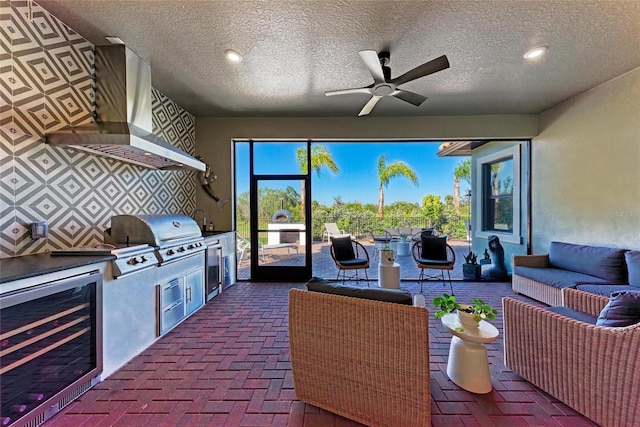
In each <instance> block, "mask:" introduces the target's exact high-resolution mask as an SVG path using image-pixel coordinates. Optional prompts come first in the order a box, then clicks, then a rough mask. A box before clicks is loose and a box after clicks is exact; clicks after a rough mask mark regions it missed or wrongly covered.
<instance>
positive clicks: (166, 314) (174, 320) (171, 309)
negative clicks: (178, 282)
mask: <svg viewBox="0 0 640 427" xmlns="http://www.w3.org/2000/svg"><path fill="white" fill-rule="evenodd" d="M183 318H184V300H183V299H182V298H180V299H179V300H178V301H175V302H174V303H173V304H169V305H168V306H166V307H163V308H161V309H160V335H163V334H164V333H165V332H167V331H168V330H169V329H171V328H172V327H174V326H175V325H176V324H178V322H180V321H181V320H182V319H183Z"/></svg>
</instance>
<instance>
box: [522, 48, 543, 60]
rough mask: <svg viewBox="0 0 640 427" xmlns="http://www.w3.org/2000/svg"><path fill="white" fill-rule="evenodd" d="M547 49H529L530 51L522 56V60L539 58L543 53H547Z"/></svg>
mask: <svg viewBox="0 0 640 427" xmlns="http://www.w3.org/2000/svg"><path fill="white" fill-rule="evenodd" d="M547 49H548V48H547V47H546V46H539V47H534V48H533V49H531V50H530V51H528V52H527V53H525V54H524V59H536V58H539V57H541V56H542V55H544V53H545V52H546V51H547Z"/></svg>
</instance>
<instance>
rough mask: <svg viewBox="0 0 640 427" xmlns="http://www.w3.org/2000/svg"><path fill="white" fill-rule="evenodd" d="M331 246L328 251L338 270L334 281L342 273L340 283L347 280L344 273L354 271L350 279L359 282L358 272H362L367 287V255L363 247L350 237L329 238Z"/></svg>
mask: <svg viewBox="0 0 640 427" xmlns="http://www.w3.org/2000/svg"><path fill="white" fill-rule="evenodd" d="M330 239H331V246H330V248H329V251H330V252H331V258H333V262H335V263H336V267H337V268H338V275H337V276H336V280H337V279H339V278H340V273H342V282H343V283H344V281H345V280H347V277H346V272H347V271H349V270H354V271H355V275H354V276H352V277H350V279H351V278H353V279H355V280H360V278H359V277H358V270H364V277H365V280H366V281H367V286H369V276H368V275H367V268H369V253H368V252H367V250H366V249H365V247H364V246H363V245H362V244H361V243H359V242H357V241H355V240H352V239H351V236H349V235H346V236H338V237H331V238H330Z"/></svg>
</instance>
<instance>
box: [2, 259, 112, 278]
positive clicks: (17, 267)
mask: <svg viewBox="0 0 640 427" xmlns="http://www.w3.org/2000/svg"><path fill="white" fill-rule="evenodd" d="M114 259H116V257H115V256H113V255H82V256H59V255H56V256H51V255H50V254H49V253H41V254H37V255H24V256H18V257H13V258H2V259H0V283H7V282H11V281H14V280H20V279H26V278H29V277H35V276H39V275H42V274H48V273H55V272H58V271H63V270H68V269H70V268H74V267H82V266H85V265H90V264H96V263H100V262H105V261H111V260H114Z"/></svg>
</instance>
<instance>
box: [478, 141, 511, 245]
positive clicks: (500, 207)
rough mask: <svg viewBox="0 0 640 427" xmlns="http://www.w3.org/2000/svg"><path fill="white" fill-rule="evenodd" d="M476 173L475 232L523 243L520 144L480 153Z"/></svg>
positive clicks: (501, 239)
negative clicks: (521, 234) (521, 230)
mask: <svg viewBox="0 0 640 427" xmlns="http://www.w3.org/2000/svg"><path fill="white" fill-rule="evenodd" d="M476 174H477V175H476V194H478V195H479V196H480V197H479V200H478V202H477V203H478V206H477V207H478V209H477V210H476V212H478V213H479V215H476V221H475V222H476V230H477V231H476V233H475V235H476V236H477V237H484V238H487V237H488V236H490V235H492V234H495V235H497V236H498V237H500V241H503V242H508V243H516V244H520V243H521V237H520V146H519V145H515V146H513V147H509V148H507V149H504V150H500V151H499V152H496V153H493V154H489V155H486V156H483V157H479V158H478V159H476Z"/></svg>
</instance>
